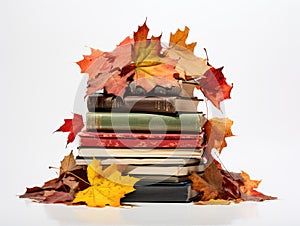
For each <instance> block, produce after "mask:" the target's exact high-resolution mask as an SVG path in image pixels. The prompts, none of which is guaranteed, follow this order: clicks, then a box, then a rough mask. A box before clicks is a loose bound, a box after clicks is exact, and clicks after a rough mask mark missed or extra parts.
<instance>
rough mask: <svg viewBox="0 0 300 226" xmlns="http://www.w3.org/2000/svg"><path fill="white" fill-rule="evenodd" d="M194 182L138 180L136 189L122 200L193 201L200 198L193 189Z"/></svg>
mask: <svg viewBox="0 0 300 226" xmlns="http://www.w3.org/2000/svg"><path fill="white" fill-rule="evenodd" d="M191 186H192V183H191V182H189V181H185V182H176V183H174V182H160V183H156V184H150V185H149V184H143V182H137V183H136V185H135V186H134V187H135V189H136V190H135V191H134V192H132V193H130V194H128V195H126V196H125V198H123V199H122V202H191V201H193V200H196V199H198V198H199V194H198V192H196V191H195V190H192V188H191Z"/></svg>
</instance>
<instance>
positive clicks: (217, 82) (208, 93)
mask: <svg viewBox="0 0 300 226" xmlns="http://www.w3.org/2000/svg"><path fill="white" fill-rule="evenodd" d="M222 69H223V67H221V68H217V69H215V68H213V67H212V68H210V69H209V70H208V71H206V72H205V74H204V77H203V78H201V79H199V80H197V81H198V83H199V85H200V90H201V91H202V93H203V94H204V96H205V97H206V98H207V99H209V100H210V101H211V102H212V103H213V105H214V106H215V107H216V108H218V109H220V102H221V101H223V100H225V99H230V92H231V90H232V88H233V84H232V85H231V86H230V85H228V84H227V82H226V78H225V77H224V74H223V72H222Z"/></svg>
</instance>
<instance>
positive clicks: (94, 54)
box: [76, 48, 104, 73]
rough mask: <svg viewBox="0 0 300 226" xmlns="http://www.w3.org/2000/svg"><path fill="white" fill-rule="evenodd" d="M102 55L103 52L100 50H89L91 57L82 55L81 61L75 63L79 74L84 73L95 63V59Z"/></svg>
mask: <svg viewBox="0 0 300 226" xmlns="http://www.w3.org/2000/svg"><path fill="white" fill-rule="evenodd" d="M103 53H104V52H102V51H101V50H98V49H93V48H91V55H83V59H82V60H81V61H78V62H76V63H77V64H78V65H79V67H80V69H81V73H86V72H87V69H88V68H89V67H90V66H91V65H92V64H93V63H94V62H95V60H96V59H98V58H99V57H100V56H102V55H103Z"/></svg>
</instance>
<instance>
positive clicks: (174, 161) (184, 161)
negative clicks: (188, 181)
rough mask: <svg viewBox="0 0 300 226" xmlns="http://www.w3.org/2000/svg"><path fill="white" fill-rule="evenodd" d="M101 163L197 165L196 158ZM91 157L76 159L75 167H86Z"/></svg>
mask: <svg viewBox="0 0 300 226" xmlns="http://www.w3.org/2000/svg"><path fill="white" fill-rule="evenodd" d="M97 159H99V160H100V161H101V165H104V166H105V165H111V164H126V165H149V164H155V165H191V164H196V163H199V162H200V161H201V160H200V159H198V158H191V159H189V158H188V159H184V158H104V159H103V158H97ZM92 160H93V157H79V156H78V157H77V158H76V164H77V165H88V164H90V163H91V162H92Z"/></svg>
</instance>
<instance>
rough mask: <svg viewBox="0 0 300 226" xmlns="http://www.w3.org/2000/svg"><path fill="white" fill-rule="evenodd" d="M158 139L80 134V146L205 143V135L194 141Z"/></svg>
mask: <svg viewBox="0 0 300 226" xmlns="http://www.w3.org/2000/svg"><path fill="white" fill-rule="evenodd" d="M161 135H162V136H161V137H159V138H156V139H139V138H107V137H101V134H100V136H93V137H92V136H85V135H84V134H80V135H79V137H80V146H90V147H92V146H95V147H119V148H125V147H129V148H143V147H144V148H157V147H158V148H200V147H202V143H203V134H199V135H198V136H194V139H181V137H180V134H177V139H164V135H163V134H161Z"/></svg>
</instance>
